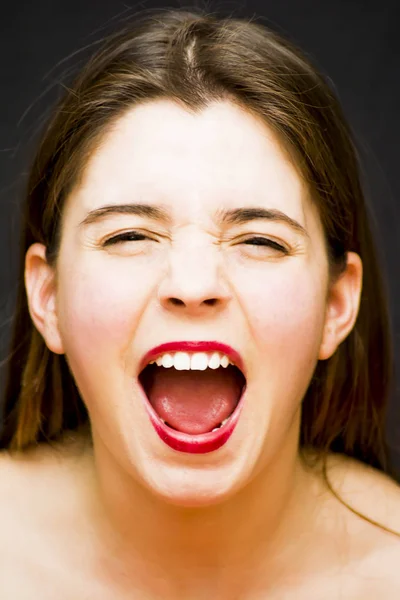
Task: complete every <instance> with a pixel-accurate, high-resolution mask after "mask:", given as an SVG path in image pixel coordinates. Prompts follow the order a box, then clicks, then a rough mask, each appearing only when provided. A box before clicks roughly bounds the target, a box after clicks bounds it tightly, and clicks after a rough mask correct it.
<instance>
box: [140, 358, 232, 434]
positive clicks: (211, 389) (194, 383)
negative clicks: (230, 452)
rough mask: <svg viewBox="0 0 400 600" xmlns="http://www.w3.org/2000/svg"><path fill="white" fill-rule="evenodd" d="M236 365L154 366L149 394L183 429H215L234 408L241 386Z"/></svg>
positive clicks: (166, 416) (167, 417)
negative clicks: (199, 367)
mask: <svg viewBox="0 0 400 600" xmlns="http://www.w3.org/2000/svg"><path fill="white" fill-rule="evenodd" d="M235 370H236V369H235V368H234V367H231V366H228V367H227V368H226V369H224V368H222V367H220V368H219V369H215V370H213V369H206V370H205V371H177V370H176V369H164V368H163V367H160V368H157V367H156V368H155V369H154V374H153V377H152V381H151V385H149V387H148V388H147V390H146V391H147V396H148V398H149V400H150V403H151V404H152V406H153V408H154V409H155V410H156V412H157V413H158V415H159V416H160V417H161V418H162V419H163V420H164V421H166V423H167V424H168V425H170V426H171V427H173V428H174V429H177V430H178V431H182V432H184V433H190V434H199V433H206V432H208V431H212V430H213V429H214V428H215V427H217V426H218V425H219V424H220V423H221V421H223V420H224V419H226V418H227V417H229V415H230V414H231V413H232V412H233V411H234V409H235V407H236V405H237V403H238V401H239V398H240V394H241V390H242V385H241V383H240V380H239V377H237V376H236V373H235Z"/></svg>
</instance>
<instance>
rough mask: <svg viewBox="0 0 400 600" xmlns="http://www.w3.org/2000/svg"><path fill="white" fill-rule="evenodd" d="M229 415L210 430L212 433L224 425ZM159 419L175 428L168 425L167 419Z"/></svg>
mask: <svg viewBox="0 0 400 600" xmlns="http://www.w3.org/2000/svg"><path fill="white" fill-rule="evenodd" d="M228 418H229V417H227V418H226V419H224V420H223V421H222V423H220V424H219V425H217V427H215V428H214V429H212V430H211V433H213V432H214V431H218V429H221V427H222V426H223V425H225V423H226V422H227V420H228ZM161 421H162V422H163V423H164V425H167V426H168V427H170V428H171V429H175V427H172V425H170V424H169V423H167V421H164V419H161Z"/></svg>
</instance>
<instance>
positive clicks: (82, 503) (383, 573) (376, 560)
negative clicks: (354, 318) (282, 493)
mask: <svg viewBox="0 0 400 600" xmlns="http://www.w3.org/2000/svg"><path fill="white" fill-rule="evenodd" d="M328 475H329V479H330V481H331V483H332V485H333V487H334V489H335V490H336V491H337V492H338V493H339V495H340V496H341V497H342V498H343V499H344V500H345V501H346V502H347V503H349V504H350V505H351V506H352V507H353V508H355V509H356V510H359V511H360V512H362V513H363V514H365V515H366V516H368V517H369V518H371V519H373V520H376V521H378V522H379V523H381V524H382V525H384V526H386V527H388V528H391V529H394V530H395V531H399V532H400V487H399V486H398V485H397V484H396V483H395V482H393V481H392V480H391V479H389V478H388V477H387V476H385V475H383V474H382V473H380V472H378V471H376V470H374V469H371V468H369V467H367V466H366V465H364V464H362V463H360V462H358V461H354V460H350V459H348V458H346V457H344V456H340V455H331V456H330V458H329V462H328ZM306 477H307V485H306V486H305V488H306V489H307V493H306V495H304V490H302V491H301V490H300V488H299V490H298V494H302V496H301V498H300V497H299V496H297V498H296V499H295V504H298V505H299V504H300V503H302V504H301V506H302V507H304V514H308V515H309V516H311V513H307V510H309V509H310V507H311V506H313V508H312V515H313V516H311V518H310V519H308V520H307V523H306V525H305V524H304V523H303V524H300V521H293V535H292V539H291V540H290V539H285V544H284V546H282V547H281V548H279V552H276V556H275V557H274V558H273V559H271V556H267V557H266V558H265V560H264V559H263V557H258V558H259V559H261V560H260V561H259V566H257V567H254V569H253V570H251V569H250V570H249V571H247V572H246V570H242V571H241V570H240V569H239V570H238V576H237V578H238V580H237V582H236V584H233V585H232V589H231V591H230V593H229V596H226V594H223V593H222V588H223V589H225V590H226V585H225V582H224V577H223V574H222V575H221V573H222V570H221V569H218V568H214V569H213V568H212V565H209V566H207V567H205V568H204V569H203V571H202V570H201V569H198V572H197V573H196V575H195V577H196V576H197V577H198V578H199V584H198V586H196V581H195V578H194V581H193V589H191V590H190V591H189V590H187V591H186V594H188V593H189V594H190V598H193V599H195V600H200V599H203V598H204V599H205V598H207V597H212V596H214V597H217V596H218V598H222V599H223V600H225V598H226V599H227V600H234V599H235V600H262V599H264V598H268V599H273V600H275V599H276V600H278V599H279V600H281V599H282V600H284V599H285V600H286V599H287V600H291V599H294V598H295V599H296V600H303V599H304V600H306V599H307V600H314V599H315V600H320V599H321V598H323V599H324V600H334V599H335V600H336V599H339V598H343V599H349V600H350V599H351V600H357V599H360V600H361V599H362V600H369V599H371V600H372V599H376V598H378V597H384V598H385V600H392V599H393V600H395V599H397V598H398V597H399V594H400V575H399V569H398V565H399V561H400V537H396V536H394V535H393V534H390V533H388V532H385V531H384V530H382V529H379V528H377V527H374V526H373V525H371V524H370V523H368V522H366V521H364V520H363V519H361V518H360V517H358V516H356V515H355V514H354V513H352V512H351V511H349V510H348V509H347V508H346V507H345V506H343V505H342V504H341V503H340V502H339V501H338V500H337V499H336V498H335V497H334V496H333V495H332V494H331V493H330V492H329V491H327V490H326V488H325V486H324V484H323V481H322V479H321V477H320V475H319V474H318V472H317V471H316V470H314V471H313V470H309V472H308V475H307V476H306ZM92 481H93V464H92V456H91V452H90V450H89V449H84V447H81V446H77V445H76V442H75V441H72V442H65V443H64V445H63V446H62V447H61V446H60V447H59V448H58V450H57V452H55V451H54V450H53V449H52V448H51V447H46V446H43V447H39V449H36V450H31V451H29V452H27V453H26V454H24V455H21V456H20V457H13V458H11V457H10V456H9V454H8V453H3V454H2V455H1V460H0V487H1V498H2V508H1V511H0V519H1V531H2V544H1V548H2V550H1V560H0V565H1V566H0V589H1V590H2V593H4V592H5V597H7V598H13V600H14V599H15V600H36V599H37V598H41V600H47V599H49V600H50V599H51V600H53V599H54V598H58V599H60V600H70V599H71V600H72V599H73V598H82V599H84V598H96V599H99V600H103V599H104V600H108V599H111V598H112V599H115V600H125V599H130V598H140V599H141V600H142V599H143V600H155V599H156V598H157V599H158V598H166V597H167V595H166V594H164V592H163V585H165V583H164V584H159V583H157V577H156V574H157V565H151V566H149V565H148V564H140V562H137V563H136V565H135V566H136V568H135V569H132V570H130V571H129V573H128V572H126V571H124V569H123V567H122V561H121V562H120V561H119V557H118V556H117V553H116V552H114V551H113V549H112V548H110V547H104V546H102V543H101V541H100V536H99V529H98V521H96V515H97V511H96V509H94V505H93V494H92V493H91V490H92ZM305 481H306V480H305ZM302 510H303V508H302ZM299 514H300V513H299ZM289 518H291V517H289ZM215 536H216V539H217V536H218V532H215ZM210 543H212V540H210ZM254 564H255V562H254ZM160 575H161V573H160ZM229 576H230V577H231V578H232V572H230V575H229ZM167 579H168V577H166V580H167ZM200 581H201V583H200ZM154 582H156V583H154ZM206 582H208V585H207V583H206ZM243 582H248V583H246V584H245V585H243ZM219 584H221V593H220V592H219ZM197 588H198V592H197ZM165 589H166V588H165ZM172 589H173V588H172V587H171V590H172ZM178 589H179V586H178V585H176V582H175V592H171V596H168V598H169V597H173V595H174V593H175V597H176V598H178V597H181V598H184V597H185V590H182V591H181V593H180V596H178V595H177V594H179V591H178ZM233 590H237V592H236V591H233ZM186 597H189V596H187V595H186Z"/></svg>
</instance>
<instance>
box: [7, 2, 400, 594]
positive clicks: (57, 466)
mask: <svg viewBox="0 0 400 600" xmlns="http://www.w3.org/2000/svg"><path fill="white" fill-rule="evenodd" d="M24 222H25V227H24V234H23V240H22V257H21V287H20V290H19V297H18V306H17V311H16V317H15V329H14V334H13V340H12V353H11V356H10V361H9V372H8V383H7V389H6V398H5V412H4V426H3V431H2V436H1V445H2V448H3V453H2V460H1V476H0V481H1V482H2V483H1V498H2V509H1V523H2V525H1V526H2V532H3V544H2V547H3V553H2V560H1V564H2V565H3V571H2V572H1V579H0V581H1V584H2V589H3V590H6V593H5V597H7V598H29V599H30V598H39V597H40V598H41V599H43V598H52V599H54V598H60V599H63V598H81V597H88V598H111V597H112V598H118V599H120V598H121V599H122V598H141V599H142V598H143V599H147V598H149V599H150V598H151V599H154V598H163V599H169V598H171V599H174V600H176V599H178V598H185V599H187V598H193V599H196V598H211V597H215V598H219V599H225V598H226V599H229V600H230V599H232V598H243V599H245V600H248V599H253V598H296V600H299V599H302V598H307V599H310V598H318V599H321V598H324V600H325V599H329V598H338V597H339V596H340V597H342V598H352V599H355V598H363V600H365V599H366V598H377V597H378V596H379V597H385V598H395V597H396V598H397V597H398V592H399V589H400V588H399V586H400V581H399V578H398V575H397V570H398V569H397V568H396V565H397V564H398V561H399V546H400V545H399V535H398V534H397V532H398V531H400V514H399V513H400V511H399V498H400V494H399V487H398V484H397V483H396V481H395V479H394V474H393V471H392V468H391V467H390V465H389V463H388V456H387V454H388V453H387V448H386V444H385V441H384V414H385V407H386V401H387V395H388V389H389V384H390V374H391V370H392V363H391V356H390V351H389V347H390V344H389V330H388V323H387V311H386V303H385V299H384V294H383V291H382V282H381V276H380V271H379V267H378V264H377V258H376V253H375V249H374V244H373V240H372V236H371V232H370V227H369V224H368V218H367V214H366V208H365V204H364V199H363V194H362V190H361V186H360V180H359V172H358V162H357V157H356V152H355V149H354V146H353V143H352V141H351V136H350V133H349V129H348V126H347V125H346V123H345V121H344V118H343V115H342V111H341V109H340V106H339V104H338V101H337V100H336V98H335V97H334V95H333V93H332V92H331V91H330V89H329V88H328V86H327V85H326V83H325V82H324V81H323V79H322V77H321V76H320V75H319V74H318V73H317V72H316V71H315V69H314V67H313V66H312V65H311V64H310V63H309V62H308V60H307V59H306V58H304V57H303V56H302V54H301V53H300V52H299V50H297V49H296V48H294V47H293V46H292V45H291V44H290V43H288V42H287V41H284V40H282V39H281V38H280V37H279V36H277V35H276V34H275V33H273V32H271V31H269V30H268V29H267V28H265V27H264V26H262V25H261V24H257V23H255V22H246V21H244V20H240V19H233V18H227V19H224V18H221V17H217V16H216V15H210V14H205V13H202V12H201V11H196V12H189V11H165V12H160V13H156V14H155V15H153V16H144V15H142V17H141V18H140V19H137V21H136V23H135V24H134V25H133V26H127V27H126V29H125V30H123V31H121V32H119V33H117V34H115V35H114V36H112V37H111V38H110V39H108V40H107V41H106V42H105V43H104V45H103V46H102V48H101V49H100V50H99V51H98V52H97V53H96V55H95V56H94V57H93V58H92V59H91V60H90V61H89V63H88V64H87V66H86V67H85V68H84V69H83V71H82V72H81V73H80V75H79V76H78V77H77V79H76V81H75V82H74V84H73V85H72V86H71V87H70V89H69V90H68V92H67V94H66V96H65V98H64V99H63V100H62V102H61V103H60V105H59V107H58V108H57V111H56V113H55V115H54V117H53V119H52V121H51V123H50V124H49V126H48V129H47V131H46V132H45V134H44V137H43V140H42V143H41V145H40V148H39V149H38V152H37V155H36V158H35V161H34V164H33V166H32V169H31V175H30V180H29V187H28V193H27V202H26V213H25V221H24ZM328 475H329V477H328Z"/></svg>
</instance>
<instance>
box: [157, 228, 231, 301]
mask: <svg viewBox="0 0 400 600" xmlns="http://www.w3.org/2000/svg"><path fill="white" fill-rule="evenodd" d="M228 297H229V291H228V285H227V282H226V276H225V273H224V263H223V259H222V255H221V252H220V249H219V246H218V244H217V243H215V240H214V243H213V240H212V239H210V237H203V238H202V239H201V240H198V239H196V240H195V239H194V238H193V237H192V238H191V239H190V237H188V236H186V239H185V241H183V240H181V241H180V242H179V245H178V244H177V245H176V247H175V248H172V249H171V251H170V253H169V256H168V262H167V266H166V270H165V272H164V274H163V277H162V280H161V282H160V285H159V289H158V298H159V301H160V302H161V303H162V304H165V303H166V302H167V303H172V304H174V305H186V306H191V307H197V306H200V305H202V304H208V305H210V304H212V305H215V304H220V303H223V302H224V301H226V300H227V299H228Z"/></svg>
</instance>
